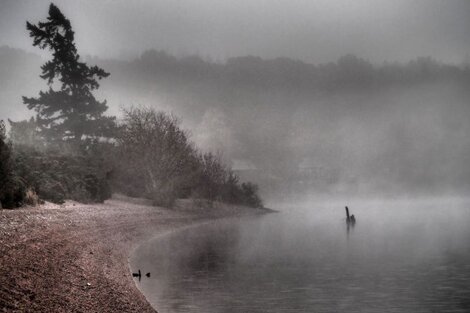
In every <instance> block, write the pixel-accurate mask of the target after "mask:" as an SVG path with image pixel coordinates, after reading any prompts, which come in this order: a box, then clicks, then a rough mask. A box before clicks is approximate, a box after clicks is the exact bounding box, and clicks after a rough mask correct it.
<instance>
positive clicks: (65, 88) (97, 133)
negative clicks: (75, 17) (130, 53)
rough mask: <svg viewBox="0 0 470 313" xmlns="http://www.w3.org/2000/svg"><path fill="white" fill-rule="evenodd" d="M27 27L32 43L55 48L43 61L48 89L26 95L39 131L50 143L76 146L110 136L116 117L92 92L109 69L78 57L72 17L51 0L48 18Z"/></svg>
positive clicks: (50, 48) (43, 75)
mask: <svg viewBox="0 0 470 313" xmlns="http://www.w3.org/2000/svg"><path fill="white" fill-rule="evenodd" d="M26 28H27V29H28V30H29V32H30V36H31V37H32V38H33V46H38V47H39V48H40V49H49V50H50V51H51V52H52V60H50V61H47V62H46V63H45V64H44V65H42V67H41V69H42V74H41V75H40V77H41V78H43V79H45V80H46V81H47V84H48V85H49V90H47V91H40V92H39V97H37V98H28V97H23V102H24V103H25V104H26V105H27V106H28V108H29V109H30V110H31V109H35V110H36V112H37V117H36V121H37V124H38V132H39V135H40V136H41V137H43V138H44V139H45V140H47V141H48V142H50V143H63V142H71V143H73V144H75V145H77V146H79V145H80V144H82V143H83V142H89V141H92V140H97V139H99V138H101V137H110V132H111V131H112V129H113V126H114V119H115V118H114V117H108V116H104V115H103V113H104V112H105V111H106V110H107V108H108V107H107V105H106V100H104V101H102V102H100V101H98V100H96V99H95V97H94V95H93V93H92V91H93V90H95V89H97V88H98V87H99V84H98V81H97V80H100V79H102V78H105V77H108V76H109V73H107V72H105V71H104V70H103V69H101V68H99V67H97V66H92V67H89V66H88V65H87V64H86V63H84V62H80V61H79V59H80V56H79V54H78V53H77V48H76V46H75V42H74V32H73V30H72V26H71V25H70V21H69V20H68V19H67V18H66V17H65V16H64V15H63V14H62V12H61V11H60V10H59V8H57V7H56V6H55V5H54V4H52V3H51V5H50V7H49V16H48V17H47V21H46V22H39V23H38V24H37V25H34V24H31V23H29V22H26ZM54 88H56V90H55V89H54Z"/></svg>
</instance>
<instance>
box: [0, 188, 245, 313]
mask: <svg viewBox="0 0 470 313" xmlns="http://www.w3.org/2000/svg"><path fill="white" fill-rule="evenodd" d="M198 207H200V206H198ZM251 212H253V210H251V211H250V209H244V208H236V207H230V206H223V208H222V209H216V208H213V209H208V210H204V209H197V208H195V207H194V206H193V205H192V204H190V203H181V206H180V209H173V210H169V209H164V208H159V207H152V206H149V205H145V203H144V202H142V201H137V200H133V199H128V198H124V197H115V198H114V199H113V200H109V201H106V202H105V203H104V204H98V205H96V204H95V205H84V204H79V203H72V202H68V203H66V204H64V205H60V206H59V205H53V204H46V205H42V206H40V207H36V208H24V209H20V210H12V211H10V210H0V312H2V311H3V312H155V310H153V309H152V307H151V306H150V305H149V304H148V302H147V301H146V300H145V298H144V296H143V295H142V294H141V293H140V292H139V291H138V289H137V288H136V286H135V284H134V282H133V278H132V277H131V275H130V272H129V267H128V263H127V260H128V256H129V253H130V251H132V249H133V248H135V247H136V245H138V244H139V243H141V242H142V241H143V240H146V239H148V238H149V237H150V236H153V235H155V234H158V233H159V232H165V231H169V230H172V229H177V228H178V227H182V226H185V225H189V224H191V223H196V222H202V221H205V220H208V219H213V218H220V217H226V216H232V215H239V214H251Z"/></svg>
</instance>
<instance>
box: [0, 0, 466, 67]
mask: <svg viewBox="0 0 470 313" xmlns="http://www.w3.org/2000/svg"><path fill="white" fill-rule="evenodd" d="M49 3H50V1H43V0H0V45H9V46H12V47H18V48H23V49H28V50H29V51H36V52H37V51H38V49H36V48H32V47H31V39H30V38H29V37H28V34H27V32H26V30H25V21H26V20H29V21H31V22H38V21H40V20H44V19H45V18H46V16H47V9H48V4H49ZM54 3H55V4H56V5H58V6H59V8H60V9H61V10H62V12H64V14H65V15H66V16H67V17H68V18H69V19H70V20H71V21H72V25H73V27H74V29H75V31H76V40H77V43H78V48H79V51H80V52H81V54H82V55H87V54H89V55H95V56H99V57H106V58H108V57H114V58H116V57H119V58H122V57H125V58H131V57H133V56H136V55H138V54H140V53H141V52H142V51H144V50H146V49H150V48H155V49H163V50H167V51H169V52H171V53H174V54H176V55H187V54H199V55H201V56H203V57H205V56H210V57H212V58H213V59H215V60H224V59H226V58H227V57H231V56H240V55H247V54H250V55H258V56H262V57H266V58H273V57H278V56H287V57H292V58H298V59H302V60H304V61H307V62H314V63H319V62H328V61H335V60H336V59H337V58H338V57H339V56H341V55H344V54H347V53H353V54H356V55H358V56H360V57H364V58H366V59H369V60H370V61H372V62H382V61H384V60H390V61H395V60H398V61H406V60H409V59H411V58H414V57H416V56H428V55H431V56H433V57H435V58H437V59H438V60H441V61H447V62H457V63H460V62H462V61H463V60H464V58H465V56H466V55H468V54H470V1H468V0H446V1H444V0H440V1H437V0H414V1H413V0H393V1H391V0H387V1H385V0H134V1H124V0H104V1H97V0H93V1H92V0H85V1H62V0H60V1H54Z"/></svg>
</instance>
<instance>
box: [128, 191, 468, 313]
mask: <svg viewBox="0 0 470 313" xmlns="http://www.w3.org/2000/svg"><path fill="white" fill-rule="evenodd" d="M348 205H349V207H350V210H351V211H352V213H353V214H355V215H356V217H357V220H358V222H357V224H356V226H355V227H350V228H349V229H348V227H347V225H346V223H345V219H344V215H345V213H344V207H343V204H341V203H331V202H330V203H325V202H316V203H315V204H310V205H308V206H306V205H303V206H301V205H295V206H292V207H286V206H284V207H282V208H280V209H282V210H283V212H281V213H278V214H269V215H266V216H263V217H257V218H250V219H248V218H245V219H236V220H230V221H223V222H220V221H219V222H216V223H212V224H210V225H203V226H200V227H194V228H190V229H187V230H184V231H180V232H176V233H174V234H171V235H168V236H165V237H163V238H155V239H154V240H151V241H149V242H147V243H145V244H143V245H142V246H140V247H139V248H138V249H137V250H136V252H135V254H134V255H133V256H132V259H131V266H132V268H133V269H134V270H137V269H141V270H142V271H143V272H151V277H150V278H147V277H143V278H142V281H141V282H137V284H138V286H139V288H140V289H141V290H142V292H143V293H144V294H145V296H146V297H147V299H148V300H149V301H150V303H151V304H152V305H153V306H154V307H155V308H158V311H159V312H160V313H166V312H168V313H169V312H205V313H212V312H240V313H241V312H243V313H246V312H252V313H256V312H343V311H344V312H345V311H347V312H469V311H470V227H469V225H470V224H469V223H470V202H469V201H463V200H459V199H433V200H425V201H418V200H415V201H351V202H349V203H348Z"/></svg>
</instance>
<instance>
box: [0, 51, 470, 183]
mask: <svg viewBox="0 0 470 313" xmlns="http://www.w3.org/2000/svg"><path fill="white" fill-rule="evenodd" d="M85 60H87V62H89V63H93V64H97V65H99V66H101V67H103V68H105V69H106V70H107V71H109V72H110V73H111V75H110V77H109V78H107V79H106V80H104V81H103V82H102V88H101V89H100V90H99V92H98V93H97V94H98V96H99V97H101V98H105V99H107V100H108V105H109V107H110V114H116V115H118V114H119V107H120V106H127V105H132V104H143V105H148V106H152V107H156V108H157V109H162V110H166V111H172V112H174V113H176V114H177V115H179V116H181V117H182V119H183V121H184V125H183V126H184V127H185V128H188V129H191V132H192V139H193V140H194V141H195V142H196V143H197V144H198V146H200V147H202V148H203V149H211V150H212V151H214V150H219V151H223V152H224V155H225V157H226V159H228V160H229V161H232V162H233V165H234V167H235V168H236V169H237V168H240V169H263V171H262V173H264V174H266V175H267V176H269V177H276V179H278V178H279V177H283V178H286V179H288V178H289V177H293V178H292V180H294V181H298V178H297V176H298V175H297V176H296V175H293V173H298V172H299V169H302V168H312V167H313V168H317V169H321V170H320V171H321V172H322V173H328V174H325V175H327V176H328V177H337V179H336V181H341V182H343V183H344V182H348V181H349V182H351V183H352V184H354V185H355V186H359V185H362V184H365V185H370V186H373V187H377V186H382V185H384V187H383V188H384V189H387V188H388V187H387V186H386V185H387V184H393V185H401V186H402V188H405V189H406V188H407V187H406V186H417V185H426V184H427V185H429V184H431V185H436V186H437V187H436V188H441V187H442V185H444V186H445V187H446V188H447V187H449V188H451V187H452V186H464V185H466V184H467V183H468V182H469V181H470V170H467V169H466V168H468V167H467V166H466V164H468V162H469V161H470V160H469V159H468V157H467V156H468V155H470V138H467V136H465V134H467V133H468V132H469V131H470V129H469V128H470V126H469V123H468V119H469V118H470V105H469V103H468V99H469V98H470V67H469V65H468V64H467V65H465V64H459V65H449V64H442V63H440V62H438V61H436V60H433V59H432V58H430V57H418V58H416V59H414V60H410V61H409V62H407V63H393V62H390V63H384V64H378V65H377V64H371V63H369V62H368V61H366V60H363V59H361V58H359V57H356V56H352V55H346V56H344V57H342V58H341V59H339V60H337V61H336V62H332V63H328V64H317V65H313V64H307V63H304V62H301V61H297V60H292V59H288V58H277V59H272V60H264V59H261V58H258V57H252V56H246V57H238V58H232V59H228V60H227V61H226V62H212V61H207V60H204V59H203V58H200V57H197V56H191V57H181V58H177V57H174V56H171V55H169V54H167V53H165V52H161V51H155V50H150V51H146V52H144V53H143V54H142V55H141V56H140V57H137V58H136V59H134V60H130V61H118V60H103V59H99V58H90V57H88V58H85ZM40 64H41V60H40V58H39V57H37V56H35V55H32V54H27V53H25V52H23V51H21V50H14V49H11V48H7V47H1V48H0V67H1V71H0V73H1V77H0V80H1V81H2V82H4V81H7V82H8V83H7V84H4V83H2V84H0V93H1V94H2V101H1V103H0V116H3V117H10V118H12V119H14V120H15V119H16V120H18V119H21V118H23V116H26V114H27V113H28V112H27V110H26V108H25V106H24V105H23V104H22V103H21V96H22V95H26V96H35V95H36V94H37V90H41V88H43V84H42V82H41V81H40V79H39V78H38V75H39V65H40ZM5 77H6V78H5ZM12 108H13V109H12ZM363 177H367V180H366V181H362V180H363ZM263 181H266V179H265V178H263ZM333 183H334V182H333ZM315 186H317V187H318V182H315ZM403 186H405V187H403ZM261 187H262V189H263V186H262V185H261ZM317 187H316V188H317Z"/></svg>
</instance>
